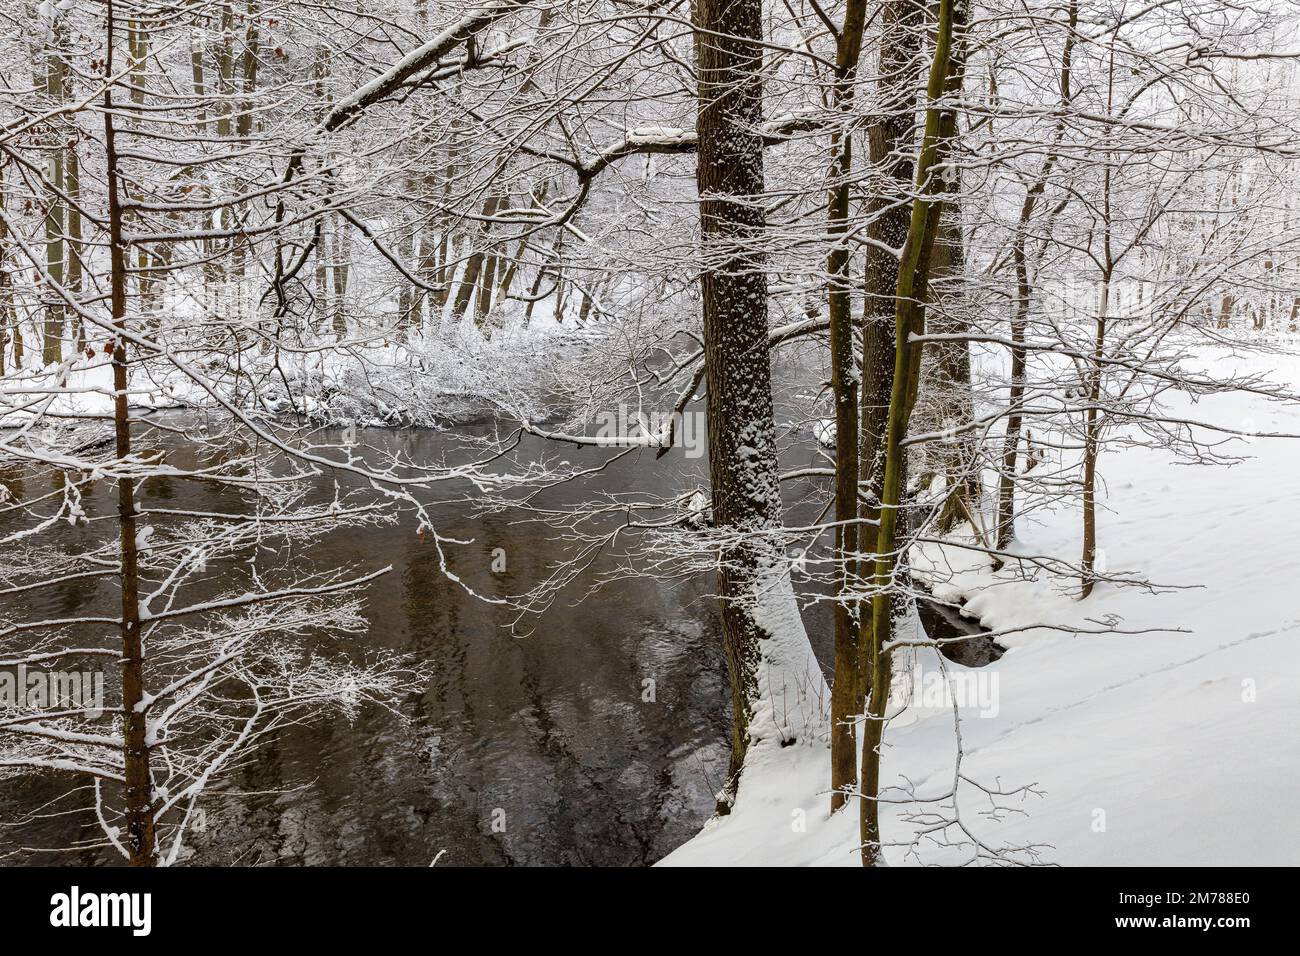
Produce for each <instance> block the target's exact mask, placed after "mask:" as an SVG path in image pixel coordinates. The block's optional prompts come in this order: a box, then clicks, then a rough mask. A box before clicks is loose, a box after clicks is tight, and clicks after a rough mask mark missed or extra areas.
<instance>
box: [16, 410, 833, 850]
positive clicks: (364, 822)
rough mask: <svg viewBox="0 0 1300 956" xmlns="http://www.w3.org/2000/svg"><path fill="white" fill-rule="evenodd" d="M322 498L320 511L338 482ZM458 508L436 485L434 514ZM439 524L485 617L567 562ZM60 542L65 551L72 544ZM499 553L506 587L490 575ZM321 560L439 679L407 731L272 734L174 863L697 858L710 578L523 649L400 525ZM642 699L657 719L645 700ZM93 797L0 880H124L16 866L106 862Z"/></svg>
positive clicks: (605, 601) (196, 499)
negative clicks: (385, 570) (365, 579)
mask: <svg viewBox="0 0 1300 956" xmlns="http://www.w3.org/2000/svg"><path fill="white" fill-rule="evenodd" d="M468 430H469V431H473V430H474V429H473V428H472V427H471V428H470V429H468ZM479 430H480V431H484V432H485V431H486V430H487V427H486V426H482V427H480V429H479ZM458 431H459V432H460V433H461V434H463V433H465V431H466V429H463V428H462V429H459V430H458ZM358 437H359V440H360V441H361V442H362V443H363V444H369V445H373V446H376V447H378V448H380V449H382V450H384V451H389V452H392V451H401V452H404V453H405V454H407V455H409V456H410V459H411V460H413V461H415V462H427V461H433V460H435V459H436V458H437V457H438V456H440V455H441V454H442V453H443V452H444V451H445V449H446V446H447V444H448V442H449V436H448V435H447V434H446V433H440V432H435V431H430V430H414V429H408V430H382V429H362V430H361V431H360V433H359V436H358ZM533 444H534V445H535V447H533V446H530V445H529V444H527V443H526V444H525V445H524V446H522V447H521V449H520V453H519V457H520V458H521V459H523V460H527V459H528V457H529V456H530V455H542V454H547V455H555V454H556V453H557V447H556V446H555V445H551V444H547V443H543V442H541V441H539V440H538V441H534V443H533ZM173 454H176V452H175V451H174V452H173ZM179 454H181V455H183V454H184V452H183V450H182V451H180V452H179ZM582 456H591V463H592V464H596V463H598V462H599V461H602V460H604V458H605V457H608V452H603V451H597V450H594V449H592V450H578V449H571V448H565V449H562V450H561V457H567V458H569V459H571V460H573V461H575V462H579V461H582V462H585V460H586V459H585V458H583V457H582ZM597 456H599V457H597ZM703 471H704V462H703V460H702V459H694V460H690V459H686V458H684V457H683V456H682V455H680V454H678V453H674V454H672V455H669V456H666V457H665V458H663V459H661V460H658V461H656V459H655V455H654V452H653V451H644V452H642V451H636V452H633V453H631V454H629V455H627V456H626V457H624V458H622V459H621V460H619V461H618V462H616V463H614V464H613V465H611V466H610V467H609V468H608V469H606V470H605V471H603V472H601V473H600V474H599V475H598V476H596V478H594V479H592V480H588V481H587V482H585V483H584V485H583V487H582V488H581V489H580V490H578V491H576V492H575V493H579V494H580V495H581V496H584V497H590V496H591V495H593V494H596V493H601V492H609V493H626V492H629V491H633V490H635V491H637V492H640V493H646V492H648V493H657V494H662V495H669V494H674V493H676V492H678V491H679V490H681V489H682V488H686V487H692V486H694V485H697V484H702V483H703V480H704V479H703V478H702V477H701V475H702V474H703ZM318 490H319V491H320V493H321V494H322V495H332V493H333V483H332V479H323V480H322V481H321V488H320V489H318ZM807 490H808V489H807V487H805V488H804V489H803V491H807ZM466 491H467V489H466V487H465V486H464V485H463V484H462V485H461V486H459V487H452V486H451V485H448V486H446V490H445V491H443V490H441V488H439V489H438V490H436V491H435V492H434V493H433V496H434V499H435V500H437V499H438V498H442V499H453V498H459V497H461V496H463V495H465V494H466ZM563 493H564V492H556V493H555V495H553V496H552V500H555V499H556V498H557V497H561V496H562V495H563ZM792 493H802V492H792ZM111 497H112V489H111V488H106V487H105V488H99V489H97V491H96V493H95V494H93V495H92V496H90V498H89V499H88V501H87V510H88V512H89V513H90V514H91V515H92V516H93V515H94V514H96V513H98V514H106V513H107V512H108V511H109V509H110V508H111V507H112V504H113V502H112V501H110V500H109V499H110V498H111ZM543 501H545V499H543ZM141 503H142V506H143V507H144V508H146V509H147V508H148V507H149V506H150V505H153V506H155V507H167V508H173V509H175V508H187V507H192V508H194V509H196V510H201V509H215V510H229V509H231V508H238V507H239V502H238V500H237V499H236V498H235V497H234V496H233V495H230V494H229V493H227V492H223V491H221V490H220V489H212V488H209V487H207V486H204V485H201V484H199V483H196V482H190V481H172V480H151V481H149V482H147V483H146V485H145V487H144V490H143V492H142V495H141ZM433 514H434V517H435V520H436V522H437V527H438V530H439V532H440V533H441V534H442V535H445V536H450V537H455V538H460V539H466V540H472V543H471V544H468V545H453V546H449V547H448V555H449V558H450V564H451V567H452V570H453V571H454V572H455V573H456V574H457V575H459V576H460V577H462V578H463V579H464V580H465V582H466V583H467V584H468V585H469V586H470V587H472V588H474V589H475V590H477V591H479V592H481V593H483V594H485V595H488V596H506V595H510V594H513V593H518V592H519V591H522V590H524V589H526V588H527V587H529V586H530V585H531V584H533V583H535V582H536V581H538V580H539V579H541V578H542V577H543V576H544V575H545V574H546V573H547V571H548V570H549V568H550V565H551V564H552V563H553V562H555V561H558V560H559V559H560V558H561V557H563V556H565V555H567V554H568V553H569V552H568V550H567V549H566V548H565V546H563V545H561V544H559V543H557V542H555V541H554V540H553V539H552V537H551V536H552V532H551V531H550V529H547V528H545V527H542V526H539V525H537V524H535V523H528V522H521V521H520V520H519V519H520V515H518V514H516V513H512V512H502V513H499V514H495V515H488V516H486V517H479V516H476V515H474V514H473V513H472V509H471V508H470V506H469V505H467V504H466V503H464V502H463V501H460V502H454V501H450V500H448V501H447V503H446V504H444V505H441V506H439V507H438V508H437V509H436V510H435V511H434V512H433ZM60 533H61V534H64V535H65V536H66V537H67V546H68V547H76V546H77V544H76V540H77V539H76V537H75V536H76V535H77V534H84V533H85V532H79V531H75V530H73V531H68V532H60ZM498 548H499V549H502V551H503V552H504V555H505V559H506V571H505V572H504V573H494V571H493V570H492V560H493V554H494V549H498ZM313 559H314V560H315V561H317V562H319V564H320V566H321V567H335V566H344V565H348V566H354V567H355V568H356V569H357V570H359V571H369V570H374V569H377V568H380V567H383V566H384V565H386V564H392V565H393V567H394V570H393V571H392V572H391V573H389V574H388V575H386V576H384V577H382V578H380V579H379V580H378V581H377V582H376V583H374V584H372V585H370V586H369V588H368V589H367V591H366V614H367V616H368V619H369V621H370V634H369V638H368V640H367V641H366V643H367V644H369V645H371V646H378V647H385V648H392V649H394V650H397V651H400V652H403V653H406V654H410V655H412V656H413V657H415V658H417V659H419V660H422V661H424V662H426V663H427V664H428V666H429V670H430V673H431V675H432V676H431V679H430V680H429V683H428V686H427V687H426V688H425V689H424V691H423V693H420V694H418V695H413V696H412V697H411V698H410V699H408V700H406V701H403V702H400V705H399V710H400V711H401V712H402V713H403V714H404V715H405V716H406V717H407V718H409V720H407V721H402V720H399V719H397V718H395V717H394V716H393V715H391V714H389V713H387V712H385V711H384V710H383V709H381V708H377V707H376V708H370V709H367V710H366V711H365V712H364V713H363V714H362V715H361V716H360V717H359V718H357V719H356V720H355V722H351V723H350V722H348V721H346V720H344V719H342V718H339V719H332V718H331V719H326V720H324V721H315V722H313V723H311V724H309V725H301V726H294V727H290V728H288V729H284V730H281V731H278V732H277V733H275V734H274V735H273V736H272V737H271V738H270V739H269V740H268V741H266V742H265V743H264V744H263V745H262V746H261V747H259V748H258V749H257V750H256V751H254V752H253V754H252V755H251V756H250V757H249V758H248V759H246V760H245V761H244V762H243V763H242V764H241V765H240V766H239V767H238V768H237V769H236V770H235V771H234V772H232V773H229V774H227V775H226V776H225V778H224V779H223V780H222V782H221V783H220V784H219V785H218V786H216V787H214V788H213V789H212V790H211V791H210V796H209V797H207V798H205V799H204V800H203V801H202V804H201V805H202V806H203V807H204V811H205V812H204V818H203V819H201V820H200V821H199V822H200V826H199V828H197V829H195V830H194V831H193V832H192V833H191V834H190V835H189V836H187V837H186V840H185V845H186V847H188V848H190V849H191V850H192V855H190V856H189V857H188V858H187V860H186V862H189V863H200V864H225V863H235V862H238V863H245V864H264V865H265V864H295V865H296V864H345V865H346V864H371V865H383V864H403V865H418V866H427V865H429V863H430V862H431V861H433V860H434V858H435V857H437V856H438V855H439V854H442V857H441V860H442V862H444V863H448V864H607V865H638V864H647V863H650V862H653V861H654V860H656V859H658V858H660V857H662V856H663V855H664V854H666V853H667V852H669V851H670V850H671V849H673V848H674V847H676V846H677V845H679V844H681V843H682V842H684V841H685V840H687V839H689V838H690V836H691V835H692V834H694V833H695V832H696V831H697V830H698V829H699V826H700V825H701V824H702V823H703V822H704V820H706V819H707V818H708V816H709V815H710V813H711V812H712V810H713V806H714V796H713V795H714V793H715V792H716V791H717V789H718V788H719V787H720V784H721V774H722V773H723V772H724V771H725V768H726V763H727V750H726V747H727V729H728V707H729V699H730V697H729V692H728V689H727V683H726V666H725V660H724V658H723V655H722V651H721V636H720V626H719V621H718V616H717V612H716V609H715V605H714V602H713V601H712V600H710V596H711V594H712V593H713V581H712V580H711V576H707V577H706V579H688V580H687V581H686V582H685V583H678V584H674V585H668V584H664V583H662V582H658V581H655V580H651V579H648V578H633V579H627V580H623V581H621V582H620V583H618V584H617V585H615V586H613V587H611V588H608V589H605V590H600V591H597V592H596V593H594V594H591V595H589V596H588V595H586V584H587V583H589V579H590V575H589V576H588V580H586V581H584V582H582V583H580V585H579V586H578V587H577V588H576V589H574V590H572V591H570V592H566V594H565V595H564V596H562V597H561V599H560V600H559V601H558V602H557V603H556V604H555V605H554V606H553V607H552V608H551V609H550V610H549V611H547V612H546V613H545V614H544V615H543V616H542V617H540V618H538V619H536V621H535V629H534V631H533V633H532V634H531V635H530V636H528V637H526V638H523V639H519V638H516V637H513V636H512V635H511V633H510V631H509V630H508V629H507V628H506V627H504V625H506V624H507V623H508V622H509V621H510V620H511V619H512V617H513V616H514V612H512V611H511V610H510V609H509V608H504V607H501V606H498V605H493V604H489V603H487V602H484V601H480V600H477V599H476V598H474V597H471V596H469V595H467V594H466V593H465V591H464V590H463V589H462V588H460V587H459V586H457V585H456V584H454V583H453V582H451V581H449V580H448V579H447V578H446V577H445V576H444V575H443V574H442V573H441V572H440V570H439V567H438V560H437V555H436V552H435V550H434V548H433V547H432V546H431V545H430V544H427V543H425V542H424V541H422V540H421V539H420V538H419V537H417V535H416V534H415V533H414V527H413V524H412V522H411V521H410V520H406V521H402V522H400V523H399V524H397V525H394V526H387V527H379V528H369V529H362V530H355V529H350V530H347V531H344V532H340V533H335V534H331V535H329V536H327V537H326V538H324V539H322V540H321V541H320V542H319V543H318V544H316V545H314V546H313ZM599 567H600V566H598V567H597V569H596V570H599ZM191 596H193V595H191ZM580 597H581V598H583V599H582V600H581V602H580V603H578V599H579V598H580ZM115 599H116V587H115V585H114V584H112V583H111V582H110V583H108V584H101V585H99V586H98V588H97V587H96V586H94V585H91V586H89V587H73V586H68V587H60V588H57V589H51V590H46V591H44V592H42V593H41V594H40V595H38V596H36V597H35V598H34V599H33V601H32V602H31V606H30V608H29V610H30V611H31V612H32V613H33V614H36V615H45V614H46V613H49V614H51V616H53V615H70V614H76V613H84V612H85V611H87V610H88V608H89V607H90V606H92V605H93V604H98V603H100V602H104V601H107V600H115ZM818 616H819V615H818V614H816V613H814V614H813V617H818ZM647 680H653V681H654V700H653V702H647V701H645V700H643V690H644V688H645V686H646V685H645V684H644V682H645V681H647ZM67 779H68V778H63V779H62V780H61V781H54V780H52V779H42V778H39V777H37V778H34V779H25V780H22V781H17V782H15V781H9V782H6V783H4V784H3V785H0V786H2V789H3V793H0V804H4V803H9V804H10V805H11V807H20V808H23V809H26V810H31V809H33V808H35V807H40V806H43V805H44V804H45V803H46V802H47V801H50V800H52V799H53V798H54V797H55V796H57V795H58V794H59V793H60V792H61V791H62V790H64V789H66V782H67ZM87 798H88V794H85V793H84V792H83V794H82V795H80V796H78V797H77V798H75V804H74V805H73V806H69V801H67V800H63V801H59V802H58V803H57V804H52V805H51V807H50V809H51V811H55V810H57V811H58V813H57V815H51V816H47V817H44V818H42V819H39V820H38V821H36V822H34V823H33V822H29V823H26V824H24V825H23V826H22V827H21V828H12V827H11V828H8V829H0V853H2V854H4V856H0V861H3V862H9V863H12V862H18V861H31V862H41V863H47V864H48V863H83V864H84V863H115V862H118V861H117V859H116V857H115V855H114V854H112V853H111V852H110V851H106V850H104V849H102V848H99V847H93V848H86V849H84V850H79V851H68V850H60V851H55V852H41V853H33V854H29V853H26V852H19V853H17V854H16V855H12V856H11V855H9V854H11V853H13V851H15V850H19V849H20V848H24V849H25V848H33V849H47V848H48V849H50V850H51V851H54V849H55V848H59V847H68V846H73V845H77V844H79V843H80V844H87V843H91V842H94V843H98V842H99V840H100V839H101V838H100V837H99V835H98V827H97V826H96V824H95V823H94V820H93V817H92V816H91V814H90V813H89V811H88V807H89V802H88V799H87ZM4 816H5V818H7V819H12V814H10V813H6V814H4Z"/></svg>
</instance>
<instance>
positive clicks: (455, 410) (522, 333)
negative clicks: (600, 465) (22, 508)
mask: <svg viewBox="0 0 1300 956" xmlns="http://www.w3.org/2000/svg"><path fill="white" fill-rule="evenodd" d="M588 337H589V336H587V335H586V334H584V332H583V330H581V329H577V328H573V327H565V326H562V325H559V324H557V323H555V322H553V321H549V320H546V319H542V320H539V321H537V322H534V323H532V324H531V325H527V326H524V325H521V324H519V323H518V322H512V323H510V324H509V326H508V327H505V328H494V329H492V330H491V332H490V334H485V332H484V331H483V330H482V329H480V328H479V327H477V326H475V325H474V324H473V323H472V322H468V321H467V322H462V323H459V324H455V325H451V324H449V326H448V327H447V328H444V329H443V330H441V331H440V332H438V333H437V334H436V335H434V334H430V335H429V336H428V337H421V336H416V335H412V336H410V337H409V338H408V339H407V340H405V341H397V340H396V339H395V337H392V336H388V337H385V336H378V335H376V336H368V337H364V338H361V339H358V340H356V341H354V342H345V343H326V344H325V345H322V346H319V347H317V348H314V349H311V350H301V349H300V350H286V351H283V352H279V353H277V352H276V351H274V350H272V349H267V350H262V349H250V350H247V351H245V352H243V353H240V354H239V355H238V356H237V357H234V358H232V357H230V356H225V355H221V356H216V357H214V358H205V357H204V356H203V354H202V352H199V353H198V354H197V356H196V355H195V354H192V353H190V352H188V351H178V352H177V359H176V361H171V360H169V359H168V358H166V357H163V356H149V357H147V358H145V360H144V361H139V360H138V359H134V358H133V361H132V365H131V372H130V377H129V388H130V402H131V405H132V407H135V408H141V409H164V408H200V409H202V408H213V407H216V406H217V405H218V400H220V401H228V402H231V403H232V404H234V405H235V406H236V407H238V408H240V409H241V410H243V411H246V412H249V413H252V414H256V415H272V416H276V415H282V416H286V417H291V416H295V415H296V416H300V417H301V418H302V419H304V420H305V421H308V422H311V423H313V424H317V425H346V424H357V425H362V426H371V427H396V426H415V427H440V426H444V425H447V424H449V423H453V424H454V423H456V422H460V421H465V420H469V419H473V418H478V417H481V416H483V415H484V414H485V413H488V412H490V411H491V410H493V409H496V408H500V407H502V404H503V403H504V404H506V405H508V407H509V410H510V411H512V412H519V413H524V414H537V413H538V412H539V409H541V408H542V406H543V399H544V396H545V393H546V390H547V386H548V375H549V374H551V371H552V369H551V362H550V361H549V358H550V356H552V355H555V354H558V353H560V352H562V351H564V350H566V349H567V350H572V349H574V348H577V347H580V346H581V344H582V343H583V342H584V341H585V340H586V339H587V338H588ZM16 374H21V375H22V376H23V381H24V383H25V384H26V385H27V386H29V387H28V389H27V390H28V391H33V390H35V391H41V392H43V394H44V397H43V398H42V399H41V402H40V404H41V408H40V411H41V412H43V413H46V414H50V415H54V416H71V417H79V416H107V415H111V414H112V400H113V372H112V365H111V362H110V359H109V355H108V354H106V353H105V352H104V351H103V350H102V349H93V350H92V354H91V355H90V356H83V355H77V356H75V357H72V358H69V359H67V360H65V361H64V363H62V364H60V365H50V366H48V367H47V368H44V369H39V368H30V367H29V368H28V369H26V370H24V371H23V372H22V373H11V375H10V378H11V379H12V378H15V375H16ZM15 390H16V389H15ZM34 410H35V409H16V408H15V409H7V410H5V413H4V414H3V415H0V427H13V426H17V425H20V424H22V423H23V422H24V421H26V420H28V419H29V418H30V413H31V412H32V411H34Z"/></svg>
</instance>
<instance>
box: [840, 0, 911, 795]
mask: <svg viewBox="0 0 1300 956" xmlns="http://www.w3.org/2000/svg"><path fill="white" fill-rule="evenodd" d="M924 24H925V7H924V5H923V4H921V3H918V2H916V0H891V2H890V3H889V4H888V5H887V6H886V7H885V8H884V11H883V22H882V25H881V52H880V69H879V72H880V80H879V82H878V85H877V100H878V101H879V103H880V110H881V118H880V119H879V120H878V121H877V122H876V123H875V124H873V125H872V126H871V128H870V130H869V131H868V147H869V150H870V160H871V165H872V166H873V167H874V168H876V169H879V170H881V171H882V172H883V173H884V174H885V175H887V176H888V177H889V179H890V180H892V181H893V183H894V184H895V186H896V187H897V191H896V195H890V194H888V193H886V192H881V193H878V194H877V195H876V196H875V197H873V199H872V201H871V206H870V209H869V215H870V219H869V224H868V226H867V238H868V240H869V245H868V247H867V254H866V260H867V261H866V276H865V289H864V291H865V301H864V304H863V327H862V418H861V431H862V452H861V455H860V458H859V478H860V479H862V480H863V481H865V484H866V495H865V497H866V499H867V500H866V501H865V502H864V503H863V504H862V506H861V511H862V517H863V518H864V519H865V520H866V522H871V523H875V522H878V521H879V520H880V508H879V502H880V500H881V493H882V489H883V485H884V478H885V469H884V454H883V453H884V445H885V431H886V427H887V424H888V414H889V397H890V394H891V392H892V390H893V383H894V332H893V328H894V295H895V293H896V291H897V288H898V259H897V257H896V256H895V255H893V254H892V253H891V252H889V251H887V250H888V249H900V248H901V247H902V246H903V244H904V242H905V241H906V239H907V230H908V224H909V223H910V221H911V216H910V211H909V205H908V204H907V203H906V202H904V201H903V198H902V197H903V196H905V195H906V194H907V193H908V192H909V191H911V188H912V182H913V179H914V175H915V164H914V162H913V160H912V158H911V157H912V154H913V145H912V138H913V126H914V123H915V117H916V99H917V93H918V79H917V73H918V71H919V58H920V54H921V40H922V36H923V29H924ZM869 526H870V525H867V524H864V527H869ZM873 543H874V541H873ZM870 564H871V559H870V558H867V557H864V559H863V562H862V564H861V566H860V569H859V572H858V577H859V579H860V580H861V579H863V578H864V577H866V575H867V574H869V573H870V572H871V567H870ZM872 613H873V612H872V610H871V607H870V606H864V607H863V608H862V610H861V613H860V614H859V620H858V638H857V646H858V667H857V673H858V686H857V687H856V688H855V700H854V712H855V713H861V712H862V711H863V709H864V707H865V701H866V697H867V694H868V691H869V688H870V685H871V682H872V677H871V668H872V661H873V657H872V653H871V648H872V633H873V632H872V622H871V615H872ZM867 809H868V808H867V806H866V801H862V804H861V806H860V807H859V813H860V814H865V813H866V812H867Z"/></svg>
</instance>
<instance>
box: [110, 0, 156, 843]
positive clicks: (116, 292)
mask: <svg viewBox="0 0 1300 956" xmlns="http://www.w3.org/2000/svg"><path fill="white" fill-rule="evenodd" d="M113 16H114V13H113V0H108V18H107V19H108V26H107V31H108V36H107V48H108V73H109V75H110V76H111V75H112V73H113V46H114V41H113ZM113 112H114V109H113V94H112V89H111V88H110V89H109V90H107V91H106V92H105V93H104V153H105V165H106V174H107V183H108V218H109V259H110V268H111V275H110V286H111V305H112V314H113V324H114V326H115V327H116V328H117V330H118V335H117V340H116V343H115V345H114V349H113V389H114V392H115V395H114V397H113V424H114V432H115V442H116V454H117V459H118V461H119V462H125V461H127V459H129V458H130V457H131V419H130V408H129V405H128V400H127V368H126V358H127V356H126V337H125V335H124V333H125V332H126V291H127V249H126V244H125V240H124V238H123V232H122V205H121V201H120V197H119V195H118V182H119V177H120V172H119V170H118V160H117V144H116V139H115V133H114V128H113ZM117 493H118V520H119V524H120V528H121V537H120V545H119V547H120V551H121V562H122V564H121V572H120V576H121V585H122V621H121V635H122V663H121V667H122V720H123V747H122V757H123V763H124V778H125V788H124V790H125V792H124V796H125V799H126V848H127V851H128V853H129V856H130V863H131V865H132V866H154V865H156V864H157V862H158V856H157V849H156V842H155V836H154V810H155V807H154V800H153V783H152V779H151V777H150V773H149V743H148V739H147V735H146V734H147V731H146V727H147V714H146V712H145V710H144V708H143V706H142V704H143V701H144V650H143V643H142V640H141V634H140V600H139V594H140V570H139V551H138V544H137V540H136V510H135V480H134V479H133V478H130V477H127V476H125V475H123V476H119V478H118V485H117Z"/></svg>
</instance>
